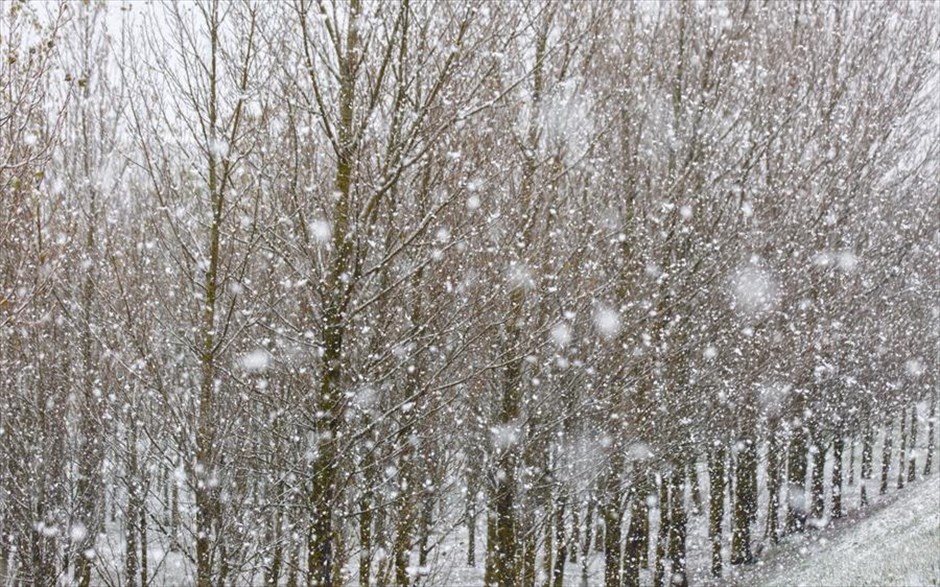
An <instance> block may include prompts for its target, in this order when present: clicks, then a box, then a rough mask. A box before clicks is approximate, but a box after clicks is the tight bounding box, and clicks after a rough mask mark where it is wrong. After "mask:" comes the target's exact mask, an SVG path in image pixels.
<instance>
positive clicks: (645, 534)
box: [621, 464, 650, 587]
mask: <svg viewBox="0 0 940 587" xmlns="http://www.w3.org/2000/svg"><path fill="white" fill-rule="evenodd" d="M649 494H650V484H649V473H648V472H647V471H644V470H641V469H640V467H639V466H638V465H637V464H634V467H633V487H632V488H631V498H630V526H629V527H628V529H627V546H626V551H625V552H624V557H625V560H624V565H623V566H624V571H623V579H622V581H621V584H622V585H624V586H626V587H635V586H636V585H639V584H640V571H641V570H642V569H644V568H646V566H647V565H648V564H649V545H650V517H649V504H648V502H647V500H648V499H649Z"/></svg>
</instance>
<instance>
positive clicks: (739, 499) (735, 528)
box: [731, 438, 757, 565]
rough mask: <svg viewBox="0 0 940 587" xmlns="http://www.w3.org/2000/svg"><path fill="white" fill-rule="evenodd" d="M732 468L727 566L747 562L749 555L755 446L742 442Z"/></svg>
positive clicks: (750, 441)
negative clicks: (732, 489)
mask: <svg viewBox="0 0 940 587" xmlns="http://www.w3.org/2000/svg"><path fill="white" fill-rule="evenodd" d="M742 444H743V447H742V448H741V450H740V451H739V452H738V458H737V464H736V465H735V469H734V476H735V481H734V510H733V511H732V520H731V521H732V528H731V564H733V565H739V564H744V563H749V562H751V560H752V558H753V557H752V555H751V521H752V520H753V518H754V512H756V511H757V443H756V442H754V440H753V439H750V438H748V439H745V440H744V441H742Z"/></svg>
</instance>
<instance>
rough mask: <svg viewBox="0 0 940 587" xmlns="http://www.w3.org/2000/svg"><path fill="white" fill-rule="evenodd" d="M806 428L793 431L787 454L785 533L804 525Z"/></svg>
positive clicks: (796, 530)
mask: <svg viewBox="0 0 940 587" xmlns="http://www.w3.org/2000/svg"><path fill="white" fill-rule="evenodd" d="M806 449H807V446H806V429H805V428H803V427H802V425H801V426H800V427H798V428H797V429H796V430H794V431H793V438H792V439H791V440H790V448H789V452H788V454H787V524H786V532H787V534H790V533H793V532H802V531H803V529H804V528H805V527H806V505H807V504H806V465H807V463H806Z"/></svg>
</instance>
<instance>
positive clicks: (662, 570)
mask: <svg viewBox="0 0 940 587" xmlns="http://www.w3.org/2000/svg"><path fill="white" fill-rule="evenodd" d="M670 513H671V511H670V507H669V482H668V480H667V479H666V478H665V477H661V478H660V479H659V532H658V533H657V536H656V565H655V567H654V569H653V586H654V587H664V586H665V585H666V555H667V549H668V546H669V525H670V519H669V516H670Z"/></svg>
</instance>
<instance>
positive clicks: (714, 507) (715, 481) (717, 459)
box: [708, 443, 728, 577]
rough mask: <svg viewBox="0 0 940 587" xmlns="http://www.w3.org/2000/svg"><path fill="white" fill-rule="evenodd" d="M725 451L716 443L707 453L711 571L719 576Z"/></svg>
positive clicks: (725, 473)
mask: <svg viewBox="0 0 940 587" xmlns="http://www.w3.org/2000/svg"><path fill="white" fill-rule="evenodd" d="M727 458H728V457H727V452H726V450H725V447H724V445H723V444H720V443H719V444H717V445H716V446H715V447H713V448H712V450H711V451H710V452H709V453H708V487H709V489H708V496H709V504H708V505H709V511H708V538H709V541H710V542H711V545H712V564H711V573H712V576H713V577H721V571H722V566H723V564H722V559H721V542H722V540H721V525H722V522H723V521H724V518H725V485H726V483H727V477H726V475H727V471H726V467H725V461H726V460H727Z"/></svg>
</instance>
